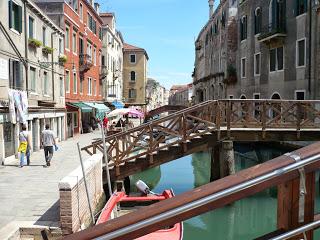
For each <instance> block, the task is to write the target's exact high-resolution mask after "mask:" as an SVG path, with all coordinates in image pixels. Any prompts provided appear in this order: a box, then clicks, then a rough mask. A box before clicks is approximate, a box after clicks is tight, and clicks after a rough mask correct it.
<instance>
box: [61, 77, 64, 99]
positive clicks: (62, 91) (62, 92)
mask: <svg viewBox="0 0 320 240" xmlns="http://www.w3.org/2000/svg"><path fill="white" fill-rule="evenodd" d="M63 96H64V87H63V77H60V97H63Z"/></svg>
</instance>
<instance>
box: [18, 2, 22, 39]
mask: <svg viewBox="0 0 320 240" xmlns="http://www.w3.org/2000/svg"><path fill="white" fill-rule="evenodd" d="M18 31H19V33H22V7H21V6H18Z"/></svg>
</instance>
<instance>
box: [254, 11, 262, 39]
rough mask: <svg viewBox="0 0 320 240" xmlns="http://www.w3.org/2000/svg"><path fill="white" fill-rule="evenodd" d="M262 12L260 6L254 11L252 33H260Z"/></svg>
mask: <svg viewBox="0 0 320 240" xmlns="http://www.w3.org/2000/svg"><path fill="white" fill-rule="evenodd" d="M261 24H262V14H261V8H257V9H256V10H255V11H254V34H258V33H261Z"/></svg>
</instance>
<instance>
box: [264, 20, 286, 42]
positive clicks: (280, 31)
mask: <svg viewBox="0 0 320 240" xmlns="http://www.w3.org/2000/svg"><path fill="white" fill-rule="evenodd" d="M285 36H287V31H286V25H285V22H284V21H282V22H280V23H278V24H273V23H271V24H268V25H265V26H263V27H262V28H261V34H260V36H259V37H258V40H259V41H262V42H263V41H269V40H271V39H274V38H279V37H285Z"/></svg>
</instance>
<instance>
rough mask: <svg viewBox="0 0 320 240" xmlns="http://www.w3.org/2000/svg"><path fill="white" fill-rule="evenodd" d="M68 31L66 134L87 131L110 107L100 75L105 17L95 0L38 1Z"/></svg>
mask: <svg viewBox="0 0 320 240" xmlns="http://www.w3.org/2000/svg"><path fill="white" fill-rule="evenodd" d="M35 2H36V3H37V4H38V6H40V7H41V8H42V9H43V10H44V11H46V12H47V14H48V16H49V17H51V18H52V19H53V20H54V21H55V22H56V24H57V25H58V26H60V27H61V28H62V29H63V30H64V31H65V41H64V49H65V50H64V53H65V57H66V59H67V60H66V62H65V101H66V108H67V123H66V126H67V136H68V137H71V136H73V135H74V134H77V133H80V132H86V131H87V129H88V128H89V127H90V126H92V125H93V124H92V120H93V117H96V116H97V115H99V114H100V116H102V115H103V113H104V112H105V111H107V110H108V109H107V108H106V106H105V105H104V104H103V97H102V95H103V94H102V83H101V81H100V80H99V78H100V66H101V54H102V51H101V48H102V41H101V39H102V28H101V26H102V20H101V18H100V17H99V4H98V3H94V1H93V0H89V1H88V0H70V1H61V2H48V1H46V0H36V1H35Z"/></svg>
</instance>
